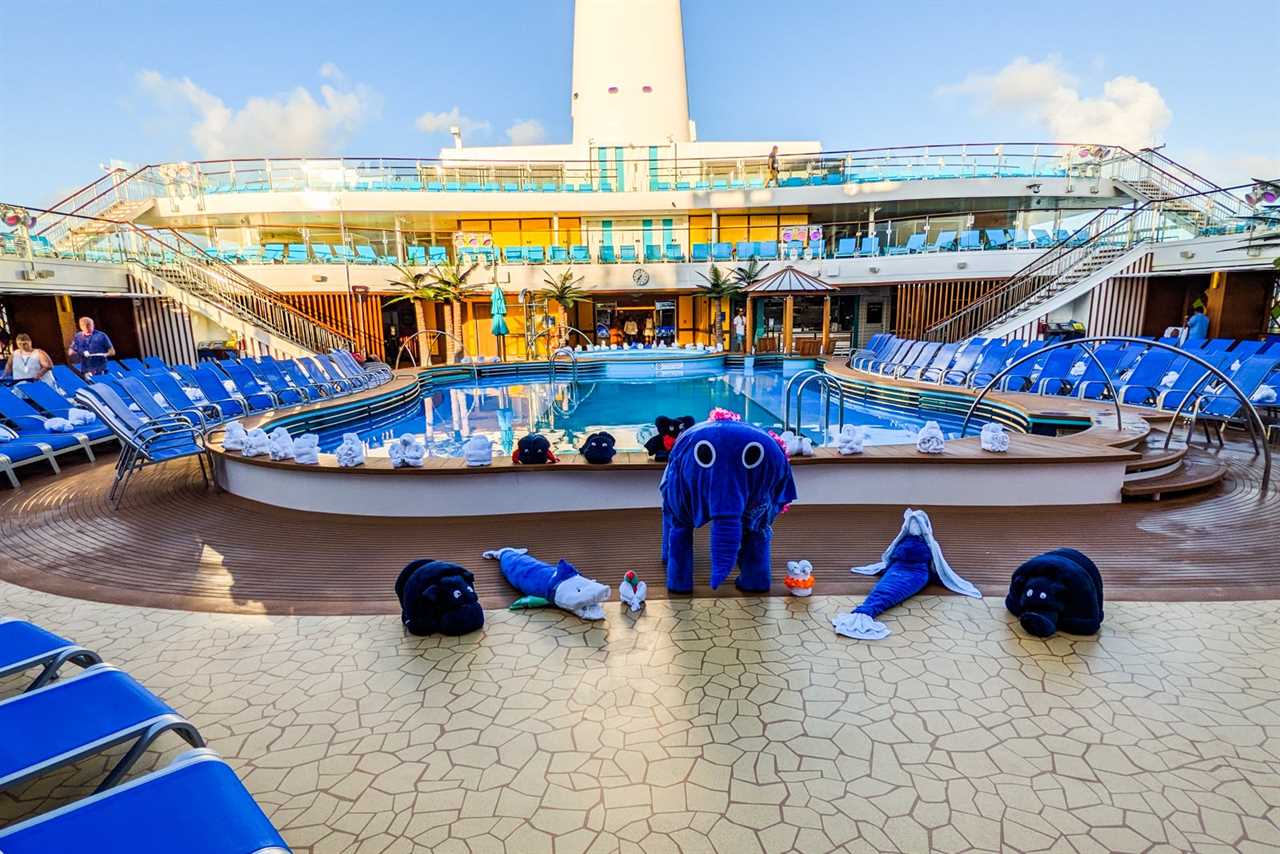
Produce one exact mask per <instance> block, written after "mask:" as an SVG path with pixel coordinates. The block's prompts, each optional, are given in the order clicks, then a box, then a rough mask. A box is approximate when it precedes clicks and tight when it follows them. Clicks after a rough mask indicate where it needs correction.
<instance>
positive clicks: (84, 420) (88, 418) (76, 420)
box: [67, 406, 98, 427]
mask: <svg viewBox="0 0 1280 854" xmlns="http://www.w3.org/2000/svg"><path fill="white" fill-rule="evenodd" d="M67 420H68V421H70V422H71V423H72V424H74V425H75V426H77V427H83V426H84V425H86V424H92V423H93V422H95V421H97V420H98V416H96V415H94V414H93V413H92V412H90V411H89V410H87V409H81V408H80V407H78V406H73V407H71V408H70V409H68V410H67Z"/></svg>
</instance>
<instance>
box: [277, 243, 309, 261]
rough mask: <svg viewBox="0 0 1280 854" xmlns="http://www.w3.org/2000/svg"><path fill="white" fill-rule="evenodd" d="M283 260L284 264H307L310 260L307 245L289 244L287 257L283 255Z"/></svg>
mask: <svg viewBox="0 0 1280 854" xmlns="http://www.w3.org/2000/svg"><path fill="white" fill-rule="evenodd" d="M284 260H285V262H286V263H289V264H305V263H307V261H309V260H311V259H310V258H309V257H308V255H307V244H305V243H290V244H289V253H288V254H287V255H285V258H284Z"/></svg>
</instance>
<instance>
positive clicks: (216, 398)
mask: <svg viewBox="0 0 1280 854" xmlns="http://www.w3.org/2000/svg"><path fill="white" fill-rule="evenodd" d="M183 368H185V370H183ZM178 373H179V374H180V375H182V376H184V377H185V378H186V380H187V382H188V383H190V384H193V385H195V387H196V388H198V389H200V393H201V394H203V395H204V398H205V400H207V401H209V402H210V403H214V404H217V406H218V409H219V410H221V412H222V416H223V417H224V418H239V417H240V416H242V415H248V414H249V413H250V412H253V411H254V409H253V407H251V406H250V405H249V401H248V400H246V399H245V398H244V396H243V395H241V394H240V393H238V392H234V391H229V390H228V389H227V387H226V385H225V382H224V380H225V381H226V382H230V380H227V378H226V375H225V374H223V373H222V372H220V371H219V370H218V369H217V368H215V367H213V365H212V364H210V363H205V364H202V365H199V366H198V367H195V368H186V366H185V365H184V366H182V367H181V368H179V369H178ZM232 385H233V387H234V383H233V384H232Z"/></svg>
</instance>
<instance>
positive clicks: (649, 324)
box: [644, 317, 654, 347]
mask: <svg viewBox="0 0 1280 854" xmlns="http://www.w3.org/2000/svg"><path fill="white" fill-rule="evenodd" d="M653 334H654V330H653V318H652V317H646V318H645V319H644V346H646V347H652V346H653Z"/></svg>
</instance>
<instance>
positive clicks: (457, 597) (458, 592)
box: [453, 590, 462, 599]
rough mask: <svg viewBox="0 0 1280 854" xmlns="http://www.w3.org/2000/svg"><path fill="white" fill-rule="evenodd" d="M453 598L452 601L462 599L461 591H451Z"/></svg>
mask: <svg viewBox="0 0 1280 854" xmlns="http://www.w3.org/2000/svg"><path fill="white" fill-rule="evenodd" d="M453 598H454V599H461V598H462V591H461V590H455V591H453Z"/></svg>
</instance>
